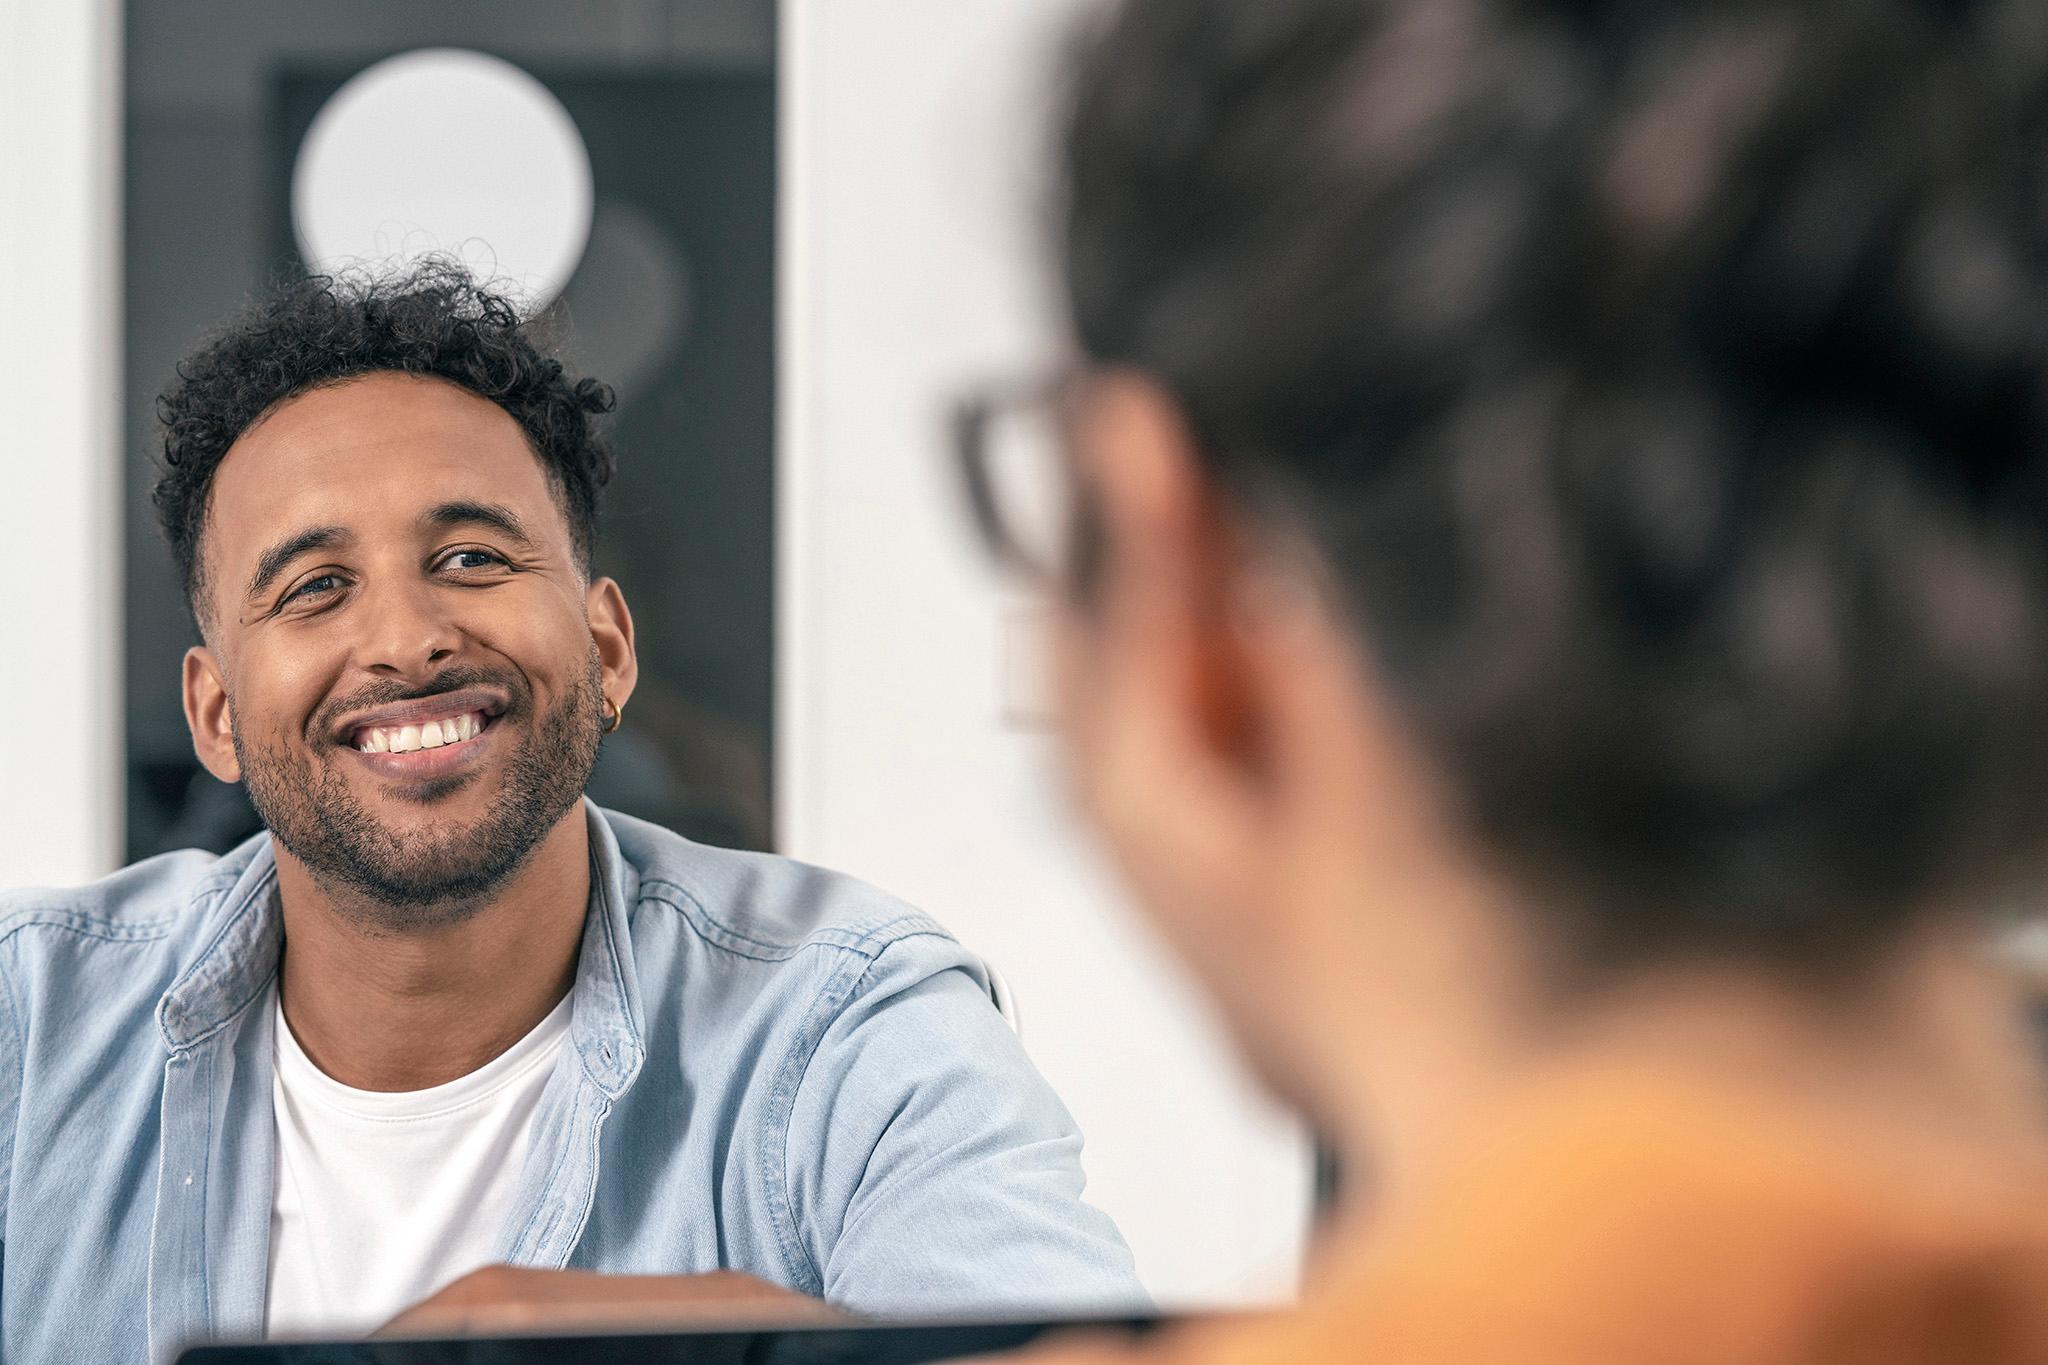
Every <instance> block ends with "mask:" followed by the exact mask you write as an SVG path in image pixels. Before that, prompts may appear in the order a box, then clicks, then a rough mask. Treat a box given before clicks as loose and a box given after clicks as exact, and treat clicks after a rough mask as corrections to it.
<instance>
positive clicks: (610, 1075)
mask: <svg viewBox="0 0 2048 1365" xmlns="http://www.w3.org/2000/svg"><path fill="white" fill-rule="evenodd" d="M582 807H583V816H584V821H585V824H586V827H587V828H588V829H589V832H590V906H589V911H588V913H587V914H586V916H585V918H584V924H583V942H582V946H581V948H580V949H579V951H578V956H577V965H576V978H575V982H574V985H573V986H572V987H571V990H570V994H571V995H572V996H573V997H574V1001H575V1003H574V1005H573V1007H572V1011H571V1016H572V1018H571V1023H570V1026H569V1036H570V1039H571V1041H572V1042H573V1043H574V1045H575V1047H576V1051H577V1055H578V1056H579V1057H580V1058H581V1060H582V1063H583V1066H584V1069H585V1070H586V1071H587V1072H588V1073H589V1075H590V1078H591V1080H592V1081H593V1082H595V1083H596V1085H597V1086H598V1088H599V1089H600V1090H602V1091H604V1093H605V1097H606V1098H607V1099H612V1100H616V1099H617V1098H618V1097H619V1096H620V1095H621V1094H623V1093H624V1092H625V1089H626V1087H627V1086H629V1085H631V1084H632V1081H633V1077H634V1075H635V1074H636V1073H638V1071H639V1069H640V1063H641V1060H642V1059H643V1058H644V1057H645V1055H646V1048H645V1047H644V1046H643V1044H642V1042H641V1038H642V1032H641V1027H642V1016H641V1010H640V983H639V979H638V977H637V976H636V974H635V973H634V970H633V955H632V952H631V942H632V940H631V924H632V907H633V904H634V901H635V900H636V898H637V897H638V895H639V884H640V873H639V871H638V869H636V868H634V867H633V866H632V865H631V864H630V863H628V862H627V861H626V859H625V857H624V856H623V855H622V854H621V853H620V851H619V841H618V838H617V836H616V835H614V834H613V833H612V828H611V825H610V824H609V823H608V822H607V821H606V820H605V819H604V817H603V816H602V815H600V814H599V813H598V809H597V807H596V806H595V805H593V804H591V803H590V802H589V801H588V800H585V801H584V802H583V803H582ZM270 840H271V836H270V835H269V834H267V833H266V834H259V835H257V836H256V837H255V838H254V839H251V840H250V841H249V842H248V843H245V844H243V845H242V846H241V847H240V848H238V849H236V850H235V851H234V852H233V853H231V854H229V855H228V859H227V861H228V864H229V866H230V867H233V866H234V865H236V864H237V863H239V864H241V865H242V870H241V873H240V875H239V876H236V877H234V880H233V881H232V883H231V884H230V885H229V886H228V887H227V890H226V892H225V894H222V893H221V892H220V890H219V887H220V880H219V879H214V880H211V881H209V882H208V884H207V885H206V886H204V887H202V888H200V890H199V891H198V892H197V893H196V894H195V900H202V901H203V900H205V899H208V898H213V897H217V898H218V899H217V900H215V903H214V904H213V906H212V907H211V908H210V909H209V910H208V911H207V912H206V921H205V928H204V929H203V930H202V932H201V934H200V939H201V941H202V942H203V943H204V944H205V947H203V948H201V949H200V951H199V954H198V956H196V957H195V958H193V960H192V962H191V963H190V964H189V965H188V966H187V967H186V968H185V970H184V971H183V972H182V973H180V974H179V976H178V978H177V980H175V981H174V982H172V984H171V988H170V989H169V990H168V991H166V992H164V996H163V999H162V1000H161V1001H159V1002H158V1005H157V1026H158V1028H160V1029H161V1030H162V1031H163V1036H164V1043H165V1045H166V1046H168V1047H169V1048H170V1050H171V1051H172V1052H174V1053H175V1052H183V1051H185V1050H186V1049H188V1048H190V1047H192V1046H193V1045H195V1044H197V1043H199V1042H202V1041H204V1040H205V1039H206V1038H208V1037H209V1036H211V1035H212V1034H213V1033H214V1032H216V1031H217V1030H219V1029H220V1028H222V1027H223V1026H225V1025H226V1024H227V1023H228V1022H229V1021H231V1020H232V1019H234V1018H235V1017H236V1016H237V1015H238V1014H240V1013H241V1011H242V1010H244V1009H246V1008H247V1007H248V1006H249V1005H250V1004H251V1003H252V1002H254V1001H255V999H256V998H257V997H258V996H259V995H261V994H262V993H263V991H265V990H266V989H267V988H268V987H269V985H270V983H271V981H272V979H273V978H274V977H275V976H276V975H277V967H278V962H279V960H280V958H281V956H282V954H283V950H284V912H283V908H282V906H281V905H280V903H279V898H278V894H277V859H276V857H275V855H274V854H273V852H272V849H271V842H270Z"/></svg>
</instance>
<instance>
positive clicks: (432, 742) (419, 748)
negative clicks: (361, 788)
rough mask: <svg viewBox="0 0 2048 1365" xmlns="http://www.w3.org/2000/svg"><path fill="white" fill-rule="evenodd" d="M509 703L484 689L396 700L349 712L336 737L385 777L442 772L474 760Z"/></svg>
mask: <svg viewBox="0 0 2048 1365" xmlns="http://www.w3.org/2000/svg"><path fill="white" fill-rule="evenodd" d="M505 709H506V703H505V702H504V700H503V699H502V698H501V697H500V696H499V695H498V694H497V693H496V692H495V691H492V690H489V689H484V688H474V687H471V688H462V689H460V690H457V691H453V692H444V693H441V694H440V695H438V696H433V697H423V698H420V699H418V700H415V701H407V702H395V703H392V704H390V705H387V706H379V707H375V708H373V709H371V710H368V711H362V712H358V713H356V714H355V715H352V716H350V717H348V718H347V719H346V720H345V721H343V722H342V723H341V724H340V725H339V726H337V727H336V729H335V739H336V742H337V743H339V744H341V745H343V746H345V747H346V748H348V749H349V750H350V751H351V752H353V753H354V754H355V755H356V758H357V760H358V761H360V762H362V763H364V764H366V765H367V766H368V767H369V768H370V770H371V771H373V772H376V773H378V774H381V775H383V776H385V777H400V778H412V779H421V778H433V777H442V776H446V775H448V774H450V773H453V772H457V771H459V770H460V769H462V768H464V767H466V766H468V765H470V764H472V763H474V762H475V761H476V760H477V759H478V758H479V757H480V756H481V755H482V753H483V750H484V747H485V745H486V744H487V742H488V739H487V736H488V735H489V733H490V731H491V729H492V728H493V726H494V725H495V723H496V722H497V720H498V718H499V717H500V716H502V715H503V714H504V712H505Z"/></svg>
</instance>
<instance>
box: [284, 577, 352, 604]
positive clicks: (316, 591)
mask: <svg viewBox="0 0 2048 1365" xmlns="http://www.w3.org/2000/svg"><path fill="white" fill-rule="evenodd" d="M340 582H341V579H340V578H339V577H337V576H336V575H334V574H331V573H323V574H315V575H314V576H313V577H311V578H309V579H307V580H306V581H305V582H303V583H301V584H299V586H298V587H296V588H293V589H292V590H291V591H290V592H288V593H286V594H285V597H284V600H285V601H287V602H290V601H294V600H296V599H299V598H305V597H318V596H319V595H320V594H321V593H323V592H326V591H328V590H329V589H330V588H333V587H336V586H337V585H339V584H340Z"/></svg>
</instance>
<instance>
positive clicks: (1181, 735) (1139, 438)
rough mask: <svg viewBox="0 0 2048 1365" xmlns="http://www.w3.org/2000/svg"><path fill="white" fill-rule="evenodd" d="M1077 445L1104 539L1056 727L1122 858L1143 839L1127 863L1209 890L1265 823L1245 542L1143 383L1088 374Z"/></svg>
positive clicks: (1073, 636) (1264, 674)
mask: <svg viewBox="0 0 2048 1365" xmlns="http://www.w3.org/2000/svg"><path fill="white" fill-rule="evenodd" d="M1075 454H1076V459H1077V461H1078V464H1079V469H1078V475H1079V478H1080V482H1081V484H1082V488H1083V496H1084V497H1085V498H1086V499H1088V500H1089V502H1090V505H1091V506H1092V507H1093V510H1094V515H1095V516H1096V518H1097V524H1098V528H1099V532H1100V535H1101V541H1102V545H1101V560H1100V566H1099V572H1098V576H1097V578H1096V581H1095V583H1094V584H1093V585H1092V587H1093V591H1092V592H1091V594H1090V596H1089V598H1088V600H1087V603H1086V604H1085V605H1081V606H1077V607H1076V609H1075V610H1074V611H1073V612H1072V613H1069V620H1070V623H1071V624H1070V628H1069V630H1068V632H1067V641H1066V645H1065V653H1066V654H1067V655H1068V656H1069V658H1068V663H1067V666H1066V667H1065V669H1064V670H1063V671H1064V672H1065V674H1066V682H1067V687H1066V690H1067V698H1066V709H1067V710H1068V712H1069V721H1070V724H1072V725H1074V726H1075V728H1076V729H1077V730H1079V731H1083V732H1085V733H1077V734H1076V735H1075V740H1076V748H1077V750H1078V751H1079V752H1078V753H1077V757H1078V758H1079V759H1080V760H1081V765H1080V766H1081V767H1082V769H1083V770H1084V771H1082V772H1080V773H1079V774H1077V776H1078V777H1079V778H1080V780H1081V784H1082V787H1083V793H1082V794H1083V798H1084V800H1086V801H1087V802H1088V804H1089V805H1090V806H1091V807H1092V808H1093V809H1094V810H1095V812H1096V814H1097V816H1098V818H1099V819H1101V820H1102V821H1103V823H1104V824H1105V825H1106V826H1109V827H1110V831H1109V832H1110V833H1111V837H1112V839H1113V840H1114V841H1116V842H1118V843H1121V844H1123V845H1125V847H1124V850H1123V851H1124V852H1125V854H1126V856H1127V859H1128V857H1129V856H1131V855H1132V854H1134V853H1136V846H1137V845H1139V844H1141V843H1142V844H1147V845H1150V846H1151V849H1150V852H1149V853H1145V854H1138V855H1137V856H1140V857H1143V858H1145V859H1147V860H1148V861H1152V862H1154V863H1156V864H1158V865H1159V866H1158V867H1157V869H1156V872H1157V873H1159V874H1162V875H1175V876H1176V879H1178V878H1179V877H1180V876H1182V875H1185V876H1188V877H1191V878H1213V879H1216V889H1217V890H1223V889H1224V888H1223V885H1222V884H1221V883H1227V882H1230V881H1234V880H1236V879H1237V878H1239V877H1241V876H1243V875H1244V874H1245V872H1246V871H1248V870H1249V869H1250V867H1251V866H1252V865H1253V864H1254V863H1255V861H1256V858H1257V855H1258V853H1259V850H1260V848H1261V847H1262V846H1263V844H1264V826H1265V823H1266V821H1267V820H1268V819H1270V817H1271V812H1270V811H1269V810H1265V809H1262V808H1263V807H1264V806H1265V805H1266V804H1267V803H1268V801H1269V798H1270V794H1269V793H1266V792H1264V791H1262V790H1261V784H1262V783H1263V782H1264V781H1265V780H1266V777H1267V775H1268V774H1267V767H1268V764H1267V762H1266V755H1265V749H1266V747H1267V742H1266V735H1267V730H1268V726H1267V724H1266V719H1265V714H1264V705H1265V702H1266V701H1268V700H1270V699H1269V698H1265V697H1264V696H1263V694H1262V684H1263V683H1264V682H1265V681H1266V679H1267V678H1268V676H1269V670H1267V669H1265V668H1263V667H1262V666H1261V665H1260V663H1259V661H1258V660H1257V658H1256V657H1255V652H1256V649H1257V642H1256V632H1247V630H1246V629H1245V624H1246V611H1245V603H1246V600H1247V586H1248V584H1249V583H1250V582H1252V581H1253V579H1254V578H1255V563H1254V560H1255V555H1254V547H1253V545H1252V543H1251V541H1250V538H1249V536H1248V534H1247V532H1246V530H1245V528H1244V527H1243V526H1242V524H1241V521H1240V518H1241V513H1239V512H1238V511H1237V510H1236V509H1234V508H1232V507H1230V506H1229V505H1228V504H1227V503H1226V501H1225V499H1224V497H1223V496H1222V494H1221V493H1220V491H1219V490H1218V489H1217V488H1216V487H1215V485H1214V482H1213V480H1212V479H1211V477H1210V476H1209V474H1208V473H1207V471H1206V470H1205V469H1204V468H1203V466H1202V463H1201V460H1200V459H1199V454H1198V450H1197V447H1196V445H1195V442H1194V439H1193V436H1192V433H1191V432H1190V431H1189V429H1188V427H1187V424H1186V422H1185V420H1184V419H1183V417H1182V415H1181V413H1180V409H1179V407H1178V405H1177V404H1176V403H1175V402H1174V400H1173V399H1172V397H1171V395H1169V394H1168V393H1167V392H1166V391H1165V390H1164V389H1163V388H1161V387H1160V386H1159V385H1158V384H1157V383H1156V382H1154V381H1152V380H1150V379H1148V378H1146V377H1144V376H1141V375H1129V374H1111V375H1108V376H1104V377H1102V378H1100V379H1098V380H1097V381H1095V383H1094V384H1093V385H1091V392H1090V394H1089V396H1088V399H1087V401H1086V403H1085V405H1084V408H1083V411H1082V414H1081V416H1080V420H1079V422H1078V423H1077V426H1076V431H1075ZM1091 789H1092V790H1091ZM1175 867H1177V868H1179V869H1180V872H1179V873H1178V874H1168V873H1167V869H1169V868H1175ZM1141 875H1142V874H1141Z"/></svg>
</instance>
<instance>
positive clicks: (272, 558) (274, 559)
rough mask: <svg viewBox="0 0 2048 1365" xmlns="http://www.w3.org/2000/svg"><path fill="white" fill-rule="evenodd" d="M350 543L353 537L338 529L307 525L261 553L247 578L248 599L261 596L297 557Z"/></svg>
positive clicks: (336, 527) (337, 527)
mask: <svg viewBox="0 0 2048 1365" xmlns="http://www.w3.org/2000/svg"><path fill="white" fill-rule="evenodd" d="M354 540H355V537H354V536H353V535H351V534H349V533H348V532H347V531H345V530H343V529H342V528H341V527H339V526H309V527H307V528H306V529H305V530H303V531H300V532H299V533H298V534H296V535H292V536H287V537H286V538H285V539H283V540H280V541H279V542H277V544H275V545H273V546H271V547H270V548H269V549H267V550H265V551H264V552H263V557H262V558H261V559H259V560H257V561H256V572H255V574H254V576H252V577H251V578H250V579H249V596H250V597H255V596H258V595H259V594H261V593H262V591H263V590H264V589H265V588H267V587H269V586H270V585H271V584H272V583H273V582H275V581H276V579H277V576H278V575H279V574H281V573H283V572H284V570H285V566H286V565H287V564H290V563H291V562H292V561H293V560H294V559H297V558H298V557H299V556H300V555H302V554H308V553H310V552H312V551H314V550H326V549H330V548H332V547H334V546H336V545H347V544H352V543H353V542H354ZM245 600H246V599H245Z"/></svg>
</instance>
